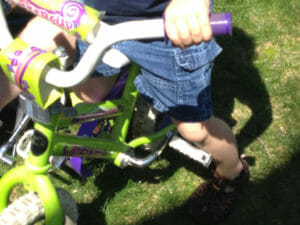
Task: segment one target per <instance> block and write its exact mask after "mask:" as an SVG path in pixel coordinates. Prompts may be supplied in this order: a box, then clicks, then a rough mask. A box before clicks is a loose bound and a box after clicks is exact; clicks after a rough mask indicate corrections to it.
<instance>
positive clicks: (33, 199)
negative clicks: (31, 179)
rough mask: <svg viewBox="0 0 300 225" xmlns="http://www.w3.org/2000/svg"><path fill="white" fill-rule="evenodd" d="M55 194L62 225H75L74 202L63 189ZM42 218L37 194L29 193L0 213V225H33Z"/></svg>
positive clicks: (43, 211)
mask: <svg viewBox="0 0 300 225" xmlns="http://www.w3.org/2000/svg"><path fill="white" fill-rule="evenodd" d="M57 194H58V196H59V199H60V202H61V206H62V208H63V212H64V216H65V218H64V225H76V224H77V219H78V212H77V207H76V203H75V201H74V200H73V198H72V197H71V195H70V194H69V193H68V192H67V191H65V190H63V189H57ZM44 218H45V209H44V207H43V205H42V202H41V200H40V198H39V197H38V195H37V194H35V193H33V192H30V193H27V194H25V195H23V196H21V197H19V198H18V199H16V200H15V201H14V202H12V203H11V204H10V205H9V206H8V207H7V208H5V209H4V210H3V211H2V212H1V214H0V225H8V224H13V225H34V224H37V223H39V222H41V221H43V220H44ZM39 224H40V223H39Z"/></svg>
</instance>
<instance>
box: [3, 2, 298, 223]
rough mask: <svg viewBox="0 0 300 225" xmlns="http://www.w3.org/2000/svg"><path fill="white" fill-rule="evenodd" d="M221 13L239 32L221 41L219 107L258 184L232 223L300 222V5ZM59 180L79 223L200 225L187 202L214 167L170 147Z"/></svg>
mask: <svg viewBox="0 0 300 225" xmlns="http://www.w3.org/2000/svg"><path fill="white" fill-rule="evenodd" d="M215 11H216V12H224V11H231V12H232V14H233V27H234V28H233V35H232V36H230V37H221V38H218V39H217V40H218V42H219V43H220V45H221V46H222V47H223V52H222V54H221V55H220V56H219V57H218V58H217V60H216V62H215V67H214V72H213V99H214V110H215V113H216V115H218V116H219V117H221V118H223V119H225V120H226V121H227V122H228V123H229V124H230V126H231V127H232V129H233V131H234V133H235V135H236V137H237V140H238V144H239V149H240V152H241V153H245V154H247V155H248V156H249V157H250V159H251V160H250V161H251V165H250V172H251V179H250V183H249V185H248V186H247V187H246V189H245V190H244V192H243V193H242V196H241V201H240V202H239V203H238V205H237V207H236V209H235V211H234V212H233V215H231V216H230V217H229V218H228V219H227V220H226V221H224V222H223V223H222V224H228V225H235V224H238V225H240V224H243V225H253V224H259V225H260V224H266V225H269V224H272V225H296V224H300V214H299V212H300V197H299V196H300V179H299V174H300V163H299V161H300V149H299V148H300V147H299V146H300V141H299V140H300V114H299V111H300V92H299V87H300V76H299V75H300V68H299V61H300V60H299V56H300V17H299V15H300V2H299V1H297V0H264V1H261V0H219V1H215ZM6 169H7V167H3V166H1V167H0V172H1V174H2V173H3V172H4V171H5V170H6ZM59 176H61V177H62V178H63V179H59V178H58V177H59ZM52 177H53V180H54V182H55V183H56V185H57V186H61V187H64V188H65V189H67V190H69V191H70V193H71V194H72V196H73V197H74V198H75V199H76V201H77V203H78V208H79V212H80V216H79V224H84V225H88V224H99V225H100V224H106V225H148V224H149V225H150V224H155V225H160V224H161V225H162V224H164V225H183V224H184V225H193V224H194V223H193V221H192V220H191V219H190V218H189V217H188V216H187V215H186V213H185V210H184V203H185V201H186V199H187V198H188V196H189V195H190V194H191V193H192V191H193V190H194V189H195V188H196V187H197V186H198V185H199V184H200V183H201V182H203V181H204V180H205V179H206V178H207V171H206V170H205V169H203V168H201V167H200V166H198V165H197V164H196V163H194V162H192V161H191V160H189V159H186V158H185V157H183V156H181V155H179V154H178V153H176V152H173V151H171V150H169V149H167V150H166V151H165V152H164V153H163V155H162V157H161V158H160V160H158V161H157V162H155V163H154V164H153V165H151V167H150V168H147V169H143V170H141V169H132V168H127V169H124V170H121V169H118V168H116V167H114V166H113V165H111V164H108V163H106V162H102V163H100V164H99V165H98V166H97V168H96V169H95V174H94V175H93V176H92V177H90V178H88V179H87V180H83V179H78V178H74V177H72V176H70V175H68V174H66V173H64V172H62V171H55V173H54V175H52Z"/></svg>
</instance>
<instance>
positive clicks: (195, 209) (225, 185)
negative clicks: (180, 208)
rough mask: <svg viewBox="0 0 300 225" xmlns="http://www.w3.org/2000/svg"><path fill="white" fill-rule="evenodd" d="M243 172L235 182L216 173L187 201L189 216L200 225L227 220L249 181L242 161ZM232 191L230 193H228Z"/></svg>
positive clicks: (246, 166) (245, 166)
mask: <svg viewBox="0 0 300 225" xmlns="http://www.w3.org/2000/svg"><path fill="white" fill-rule="evenodd" d="M241 162H242V164H243V167H244V168H243V170H242V172H241V173H240V175H239V176H238V177H237V178H235V179H234V180H228V179H224V178H222V177H221V176H220V175H219V174H218V173H217V172H216V171H215V172H214V174H213V177H212V178H211V179H209V180H208V181H207V182H205V183H203V184H201V185H200V186H199V187H198V188H197V189H196V190H195V191H194V193H193V194H192V195H191V196H190V197H189V199H188V201H187V208H188V213H189V215H191V216H192V218H193V219H195V220H196V222H198V223H199V224H213V223H214V224H215V223H217V222H220V221H222V220H223V219H225V218H226V217H227V216H228V215H229V214H230V212H231V209H232V206H233V203H234V202H235V201H236V200H237V199H238V196H239V194H240V191H241V189H242V186H243V184H244V183H246V182H247V181H248V180H249V176H250V173H249V169H248V164H247V162H246V160H244V159H241ZM228 189H230V192H229V191H228Z"/></svg>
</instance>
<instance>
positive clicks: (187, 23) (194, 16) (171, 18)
mask: <svg viewBox="0 0 300 225" xmlns="http://www.w3.org/2000/svg"><path fill="white" fill-rule="evenodd" d="M209 4H210V1H209V0H172V1H171V2H170V4H169V5H168V7H167V8H166V10H165V28H166V33H167V35H168V37H169V39H170V40H171V41H172V43H173V44H174V45H176V46H179V47H181V48H184V47H187V46H190V45H194V44H200V43H201V42H202V41H209V40H210V39H211V38H212V29H211V26H210V23H209Z"/></svg>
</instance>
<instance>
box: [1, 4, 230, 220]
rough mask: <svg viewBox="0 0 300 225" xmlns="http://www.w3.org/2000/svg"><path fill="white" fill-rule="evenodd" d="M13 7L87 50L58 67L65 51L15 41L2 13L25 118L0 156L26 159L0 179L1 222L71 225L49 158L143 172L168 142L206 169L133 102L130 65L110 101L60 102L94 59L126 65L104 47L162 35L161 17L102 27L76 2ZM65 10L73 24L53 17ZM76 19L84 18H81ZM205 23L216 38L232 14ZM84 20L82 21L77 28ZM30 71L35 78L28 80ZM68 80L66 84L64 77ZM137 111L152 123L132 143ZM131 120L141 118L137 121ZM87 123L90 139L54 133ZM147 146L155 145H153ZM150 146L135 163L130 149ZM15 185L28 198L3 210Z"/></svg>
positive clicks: (8, 60) (5, 59)
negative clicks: (76, 60)
mask: <svg viewBox="0 0 300 225" xmlns="http://www.w3.org/2000/svg"><path fill="white" fill-rule="evenodd" d="M15 2H17V3H18V4H19V5H20V6H22V7H24V8H26V9H28V10H30V11H32V12H34V13H35V14H38V15H40V16H42V17H44V18H45V19H48V20H50V21H51V22H53V23H55V24H57V25H60V26H62V28H64V29H66V30H67V31H69V33H71V34H73V35H76V37H78V38H81V39H82V40H84V41H86V42H88V43H90V47H89V48H88V50H87V51H86V53H85V54H84V56H83V57H82V59H81V60H80V62H79V63H78V65H77V66H76V67H75V68H74V69H73V70H72V71H65V70H64V68H65V63H64V62H65V61H66V59H67V55H66V54H65V52H64V50H63V49H61V48H59V49H57V50H56V51H55V52H54V53H51V52H45V51H43V50H40V49H38V48H35V47H34V46H29V45H28V44H27V43H25V42H23V41H21V40H19V39H13V38H12V36H11V34H10V33H9V30H8V28H7V24H6V21H5V18H4V15H3V12H2V10H1V12H0V26H1V27H3V29H4V31H3V34H2V36H1V38H0V48H1V49H2V50H1V54H0V60H1V61H2V63H1V66H2V69H3V70H4V72H5V74H6V75H7V76H8V77H9V79H10V80H11V81H12V82H14V83H15V84H17V85H18V86H19V87H20V88H21V89H22V90H23V94H22V95H21V96H20V106H21V109H22V110H23V112H24V114H25V116H24V118H23V119H22V120H21V121H20V123H19V126H18V127H17V128H16V129H15V132H14V133H13V135H12V136H11V138H10V139H9V140H8V142H7V143H6V144H5V145H3V146H1V149H0V159H1V160H2V161H4V162H6V163H8V164H9V165H13V159H12V158H14V156H15V153H13V154H12V156H9V155H8V150H9V149H10V148H11V147H14V149H15V150H16V152H18V154H19V155H21V156H23V157H24V158H25V160H24V164H23V165H21V166H17V167H14V168H12V169H11V170H9V171H8V172H7V173H5V174H4V175H3V177H2V178H1V180H0V211H1V214H0V224H4V223H6V224H8V223H9V224H32V223H34V222H35V221H37V220H40V219H41V218H42V217H45V222H46V224H47V225H48V224H50V225H51V224H53V225H58V224H76V220H77V216H76V213H77V209H76V203H75V202H74V200H72V198H71V196H70V195H69V194H68V193H67V192H66V191H64V190H60V189H58V190H57V189H56V188H55V187H54V185H53V184H52V182H51V180H50V178H49V177H48V175H47V172H48V171H49V169H50V168H51V166H52V165H51V163H50V161H51V159H54V161H56V164H57V165H59V164H61V163H62V162H63V161H64V160H65V159H66V158H69V157H70V158H71V160H70V162H71V164H72V166H73V168H74V170H75V171H77V173H79V174H80V175H82V176H85V174H84V172H83V167H82V159H87V158H88V159H97V158H98V159H99V158H100V159H105V160H108V161H110V162H111V163H113V164H115V165H116V166H118V167H120V168H124V167H127V166H134V167H146V166H148V165H149V164H150V163H151V162H153V161H154V160H155V159H156V158H157V157H158V156H159V155H160V154H161V153H162V151H163V149H164V148H165V147H166V146H167V145H169V146H171V147H172V148H175V149H177V150H178V151H180V152H181V153H183V154H185V155H187V156H189V157H191V158H193V159H194V160H197V161H199V162H200V163H202V164H203V165H204V166H208V165H209V164H210V162H211V157H210V156H209V155H207V154H206V153H205V152H201V151H194V147H193V146H192V145H190V144H189V143H187V142H186V141H184V140H183V139H181V138H179V137H178V136H176V135H175V132H174V131H175V125H174V124H172V123H169V124H164V125H163V126H160V128H159V129H158V127H157V124H156V122H157V120H158V116H159V114H158V113H157V112H155V111H153V110H154V109H153V108H151V107H150V106H149V105H147V104H146V103H141V102H139V103H138V104H137V102H138V101H142V100H141V99H140V98H139V95H138V92H137V90H136V88H135V86H134V84H133V80H134V79H135V77H136V76H137V75H138V73H139V67H138V65H136V64H134V63H133V62H131V66H130V71H129V73H128V75H127V76H124V77H123V78H122V79H121V78H120V79H119V81H120V82H121V83H118V84H117V85H116V86H115V87H116V89H118V94H119V95H116V96H115V97H114V98H112V99H109V100H106V101H103V102H101V103H95V104H87V103H81V104H76V102H75V101H74V99H73V98H72V94H71V95H70V99H71V102H72V104H71V105H70V106H68V105H66V101H65V100H63V99H64V98H63V96H65V95H64V89H66V88H70V87H73V86H75V85H77V84H79V83H81V82H82V81H83V80H85V79H86V78H87V77H88V76H89V74H91V72H93V70H94V69H95V66H96V65H97V63H98V62H99V60H100V59H103V61H105V62H107V63H108V64H113V65H115V64H118V66H119V65H120V64H121V65H124V64H127V63H128V60H127V59H126V57H125V58H124V56H123V57H122V58H123V61H122V62H120V61H114V62H113V63H112V62H109V60H110V59H111V58H115V55H114V54H115V53H114V52H113V51H110V50H108V49H109V47H110V46H111V45H112V44H114V43H116V42H119V41H123V40H132V39H153V38H163V37H165V33H164V25H163V19H152V20H145V21H131V22H125V23H121V24H117V25H113V26H110V25H107V24H105V23H103V22H101V18H102V16H103V12H98V11H96V10H94V9H92V8H90V7H88V6H85V5H83V4H81V3H78V2H74V1H65V0H55V1H51V4H50V1H43V0H39V1H34V2H33V1H29V0H18V1H15ZM1 7H2V5H1ZM53 7H54V8H53ZM68 7H72V9H77V12H79V13H78V15H77V17H74V18H72V19H73V21H74V20H76V22H77V24H76V25H74V23H73V24H72V23H71V22H70V21H71V20H70V18H68V19H67V18H64V17H61V18H60V17H58V15H57V14H55V15H54V14H51V12H54V11H55V10H57V11H58V10H60V12H63V11H64V10H67V8H68ZM81 17H82V18H83V17H84V19H82V20H80V19H81ZM211 19H212V21H214V22H212V26H213V32H214V35H219V34H228V33H230V31H231V20H230V14H216V15H213V16H212V18H211ZM82 21H85V22H86V23H82V24H80V22H82ZM145 28H146V29H145ZM128 30H130V31H131V32H130V33H129V32H128ZM91 59H93V60H91ZM32 74H35V76H31V75H32ZM70 76H72V79H66V78H68V77H70ZM122 82H123V83H122ZM120 86H121V87H120ZM67 97H68V96H67ZM140 105H142V106H140ZM139 107H144V112H146V113H149V112H151V113H152V114H153V115H154V117H153V118H152V119H151V121H150V122H151V123H153V124H154V126H152V127H151V133H150V134H142V133H141V132H139V133H138V134H137V135H135V136H138V137H132V138H130V137H129V135H128V133H129V131H131V130H132V129H133V127H132V124H134V123H135V122H134V121H139V120H140V119H144V118H143V117H144V116H145V114H141V113H140V111H142V110H140V111H139ZM137 117H140V118H139V119H136V118H137ZM141 117H142V118H141ZM30 120H33V121H34V130H30V131H28V132H25V134H24V135H23V136H22V137H21V138H18V137H19V136H20V134H21V132H22V131H23V129H24V128H25V127H26V124H27V123H28V121H30ZM87 121H93V123H95V124H94V127H93V128H92V135H89V137H88V136H81V137H80V138H79V137H78V136H77V135H76V134H75V135H71V134H65V133H63V132H60V131H61V130H63V129H64V128H68V127H70V126H71V125H73V124H82V123H84V122H87ZM138 123H139V122H136V124H135V126H136V127H137V129H140V131H144V130H145V129H144V128H143V127H138V126H137V124H138ZM147 129H149V127H147ZM99 131H100V132H99ZM91 136H92V137H91ZM93 136H95V137H93ZM133 136H134V135H133ZM17 140H18V141H17ZM16 141H17V143H15V142H16ZM153 143H159V144H157V145H155V146H154V144H153ZM149 144H150V145H152V144H153V146H151V147H155V148H154V150H152V151H148V150H147V151H146V152H147V156H146V157H144V158H139V157H136V156H135V155H134V154H133V150H136V149H138V148H140V147H141V146H145V145H149ZM14 152H15V151H14ZM78 157H79V158H78ZM72 159H77V160H78V159H79V161H80V162H79V163H78V162H76V160H75V161H73V162H72ZM52 161H53V160H52ZM17 184H23V186H24V187H25V189H26V191H28V192H29V193H28V194H26V195H24V196H22V197H20V198H19V199H18V200H16V201H14V202H12V203H11V204H10V205H9V206H8V199H9V196H10V192H11V190H12V188H13V187H15V186H16V185H17ZM15 211H18V212H17V215H18V216H12V215H14V213H15ZM15 215H16V214H15ZM20 215H23V216H22V217H21V216H20Z"/></svg>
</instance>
